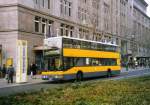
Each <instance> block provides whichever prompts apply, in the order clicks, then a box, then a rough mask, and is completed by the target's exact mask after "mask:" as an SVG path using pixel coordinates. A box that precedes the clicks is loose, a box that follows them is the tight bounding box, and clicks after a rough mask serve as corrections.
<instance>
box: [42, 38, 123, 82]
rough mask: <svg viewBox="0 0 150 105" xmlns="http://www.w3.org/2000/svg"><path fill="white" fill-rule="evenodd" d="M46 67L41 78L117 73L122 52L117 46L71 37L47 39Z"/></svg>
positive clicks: (63, 78)
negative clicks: (120, 52) (119, 51)
mask: <svg viewBox="0 0 150 105" xmlns="http://www.w3.org/2000/svg"><path fill="white" fill-rule="evenodd" d="M44 42H45V43H44V44H45V47H46V48H47V50H45V52H44V64H45V70H44V71H43V72H42V79H49V80H70V79H77V80H82V79H83V78H89V77H98V76H104V75H107V76H108V77H109V76H112V75H117V74H119V73H120V69H121V66H120V54H119V53H118V51H117V47H118V46H117V45H115V44H111V43H102V42H97V41H90V40H83V39H78V38H70V37H64V36H63V37H53V38H48V39H45V41H44Z"/></svg>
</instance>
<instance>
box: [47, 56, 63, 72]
mask: <svg viewBox="0 0 150 105" xmlns="http://www.w3.org/2000/svg"><path fill="white" fill-rule="evenodd" d="M44 62H45V69H47V70H50V71H61V70H63V69H62V67H63V66H62V60H61V57H60V55H58V56H50V57H46V58H45V60H44Z"/></svg>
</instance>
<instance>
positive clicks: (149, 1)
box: [145, 0, 150, 17]
mask: <svg viewBox="0 0 150 105" xmlns="http://www.w3.org/2000/svg"><path fill="white" fill-rule="evenodd" d="M145 1H146V2H147V3H148V5H149V6H148V8H147V14H148V16H149V17H150V0H145Z"/></svg>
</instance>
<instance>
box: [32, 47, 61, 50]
mask: <svg viewBox="0 0 150 105" xmlns="http://www.w3.org/2000/svg"><path fill="white" fill-rule="evenodd" d="M50 49H58V48H56V47H50V46H37V47H34V48H33V50H34V51H43V50H50Z"/></svg>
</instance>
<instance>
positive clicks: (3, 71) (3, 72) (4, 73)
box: [2, 64, 6, 78]
mask: <svg viewBox="0 0 150 105" xmlns="http://www.w3.org/2000/svg"><path fill="white" fill-rule="evenodd" d="M2 74H3V78H5V77H6V65H5V64H3V68H2Z"/></svg>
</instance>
